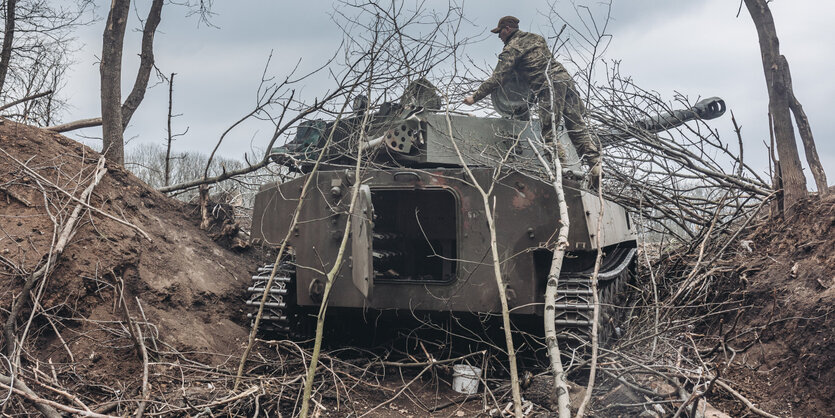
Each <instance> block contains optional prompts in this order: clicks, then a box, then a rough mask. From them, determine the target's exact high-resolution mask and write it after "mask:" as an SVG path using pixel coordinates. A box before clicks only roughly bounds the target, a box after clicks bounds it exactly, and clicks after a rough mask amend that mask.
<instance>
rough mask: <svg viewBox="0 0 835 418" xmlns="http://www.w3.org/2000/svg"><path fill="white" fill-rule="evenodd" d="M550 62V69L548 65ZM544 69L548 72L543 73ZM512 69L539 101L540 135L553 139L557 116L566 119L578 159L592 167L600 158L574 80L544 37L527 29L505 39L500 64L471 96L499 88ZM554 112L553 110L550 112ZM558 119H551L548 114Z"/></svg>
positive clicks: (478, 97)
mask: <svg viewBox="0 0 835 418" xmlns="http://www.w3.org/2000/svg"><path fill="white" fill-rule="evenodd" d="M549 62H550V68H549V66H548V65H549ZM546 71H547V72H548V74H547V76H546ZM513 72H517V73H518V74H519V75H520V76H522V77H524V78H525V79H527V80H528V82H529V83H530V86H531V90H532V92H533V94H534V97H536V99H537V102H538V106H537V107H538V114H539V121H540V123H541V124H542V137H543V138H545V139H546V141H548V142H553V141H554V126H555V125H559V118H560V117H564V118H565V129H566V130H567V131H568V136H569V138H571V142H572V143H574V147H575V148H577V152H578V153H579V154H580V155H581V158H583V160H585V161H586V162H587V163H588V164H589V165H591V166H593V165H595V164H596V163H597V162H599V160H600V152H599V151H598V149H597V146H596V145H595V143H594V141H593V140H592V139H591V136H590V135H589V131H588V129H587V128H586V123H585V121H584V120H583V113H584V106H583V101H582V100H581V99H580V96H579V94H578V93H577V89H576V88H575V87H574V80H572V78H571V75H570V74H568V72H567V71H566V70H565V67H563V66H562V64H560V63H559V62H557V60H555V59H554V57H553V56H552V55H551V51H550V50H549V49H548V44H547V43H546V42H545V38H543V37H541V36H539V35H537V34H534V33H528V32H522V31H520V30H516V31H515V32H513V33H512V34H511V35H510V37H509V38H508V39H507V40H506V41H505V46H504V49H502V52H501V54H499V63H498V64H496V69H495V70H493V75H492V76H490V78H489V79H487V80H486V81H485V82H484V83H482V84H481V86H480V87H479V88H478V90H476V92H475V93H474V94H473V99H474V100H475V101H479V100H481V99H483V98H485V97H487V95H489V94H490V93H492V92H493V90H495V89H497V88H499V86H501V85H502V82H503V81H504V80H505V79H506V78H507V77H509V76H510V75H511V74H513ZM549 78H550V79H551V83H552V84H553V91H554V100H553V102H554V107H553V109H552V108H551V94H550V93H551V89H550V88H549V87H550V86H549V85H548V79H549ZM552 111H553V112H552ZM552 114H553V115H556V117H557V120H556V121H552V118H551V115H552Z"/></svg>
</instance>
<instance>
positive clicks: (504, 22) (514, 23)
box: [490, 16, 519, 33]
mask: <svg viewBox="0 0 835 418" xmlns="http://www.w3.org/2000/svg"><path fill="white" fill-rule="evenodd" d="M505 26H507V27H510V28H513V29H519V19H517V18H515V17H513V16H505V17H503V18H501V19H499V24H498V25H497V26H496V27H495V28H494V29H491V30H490V32H493V33H499V32H501V31H502V28H503V27H505Z"/></svg>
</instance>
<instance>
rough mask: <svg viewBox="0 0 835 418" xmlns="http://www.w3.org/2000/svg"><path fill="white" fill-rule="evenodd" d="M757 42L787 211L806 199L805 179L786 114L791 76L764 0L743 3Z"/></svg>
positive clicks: (772, 19) (788, 115)
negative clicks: (781, 58)
mask: <svg viewBox="0 0 835 418" xmlns="http://www.w3.org/2000/svg"><path fill="white" fill-rule="evenodd" d="M744 1H745V6H746V7H747V8H748V12H749V13H750V14H751V19H752V20H753V21H754V26H756V28H757V37H758V38H759V42H760V53H761V55H762V61H763V71H764V72H765V81H766V85H767V87H768V97H769V104H768V109H769V112H770V113H771V118H772V120H773V123H774V136H775V139H776V145H777V155H778V156H779V158H780V169H781V173H782V182H783V187H784V189H783V190H784V194H783V196H784V203H785V207H786V209H787V210H788V211H791V210H792V209H791V208H792V205H793V204H794V203H796V202H797V201H798V200H799V199H801V198H804V197H806V195H807V190H806V177H805V176H804V175H803V167H802V166H801V164H800V156H799V154H798V152H797V141H796V140H795V137H794V126H793V125H792V121H791V115H790V113H789V105H790V98H791V97H792V94H791V91H790V86H791V77H790V76H789V73H788V67H787V66H786V65H785V61H781V60H780V42H779V40H778V39H777V30H776V29H775V27H774V18H773V17H772V15H771V10H770V9H769V8H768V4H767V3H766V0H744Z"/></svg>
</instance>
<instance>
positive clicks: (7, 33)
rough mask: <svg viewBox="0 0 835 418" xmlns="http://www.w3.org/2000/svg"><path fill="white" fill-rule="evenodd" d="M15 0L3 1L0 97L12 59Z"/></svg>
mask: <svg viewBox="0 0 835 418" xmlns="http://www.w3.org/2000/svg"><path fill="white" fill-rule="evenodd" d="M16 7H17V0H5V1H4V2H3V8H4V11H5V12H6V16H5V17H6V19H5V21H6V26H5V28H4V30H3V49H2V50H0V97H2V93H3V85H4V84H5V83H6V73H7V72H8V71H9V61H10V60H11V58H12V41H13V40H14V29H15V28H14V27H15V8H16Z"/></svg>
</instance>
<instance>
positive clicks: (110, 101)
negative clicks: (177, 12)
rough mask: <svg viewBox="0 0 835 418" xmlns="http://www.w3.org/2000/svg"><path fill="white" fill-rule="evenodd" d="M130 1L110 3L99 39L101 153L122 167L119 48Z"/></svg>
mask: <svg viewBox="0 0 835 418" xmlns="http://www.w3.org/2000/svg"><path fill="white" fill-rule="evenodd" d="M129 11H130V0H112V3H111V4H110V13H108V15H107V23H106V25H105V28H104V35H103V37H102V48H101V49H102V51H101V64H99V73H100V74H101V119H102V125H101V126H102V129H101V130H102V153H103V154H104V156H105V157H106V158H107V159H109V160H110V161H113V162H116V163H118V164H123V163H124V161H125V140H124V137H123V136H122V91H121V88H122V83H121V80H122V45H123V43H124V40H125V26H126V25H127V20H128V12H129Z"/></svg>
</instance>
